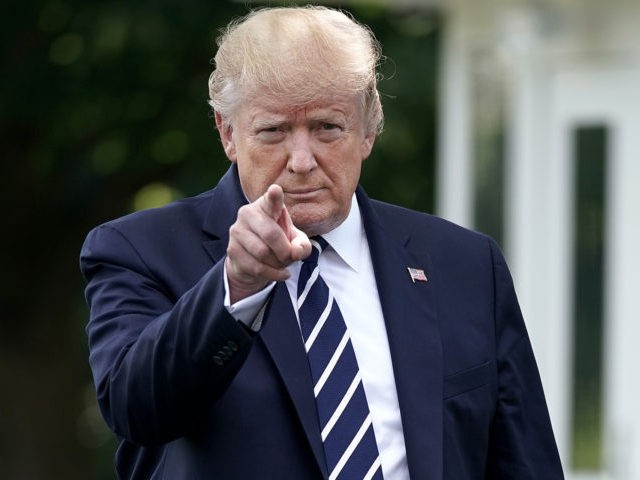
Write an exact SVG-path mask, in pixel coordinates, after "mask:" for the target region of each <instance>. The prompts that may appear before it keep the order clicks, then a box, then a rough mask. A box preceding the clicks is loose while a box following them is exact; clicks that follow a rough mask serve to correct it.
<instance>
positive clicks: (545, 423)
mask: <svg viewBox="0 0 640 480" xmlns="http://www.w3.org/2000/svg"><path fill="white" fill-rule="evenodd" d="M491 249H492V256H493V264H494V292H495V299H494V309H495V310H494V315H495V316H494V318H495V329H496V330H495V332H496V349H497V352H496V354H497V369H498V403H497V408H496V413H495V416H494V419H493V422H492V425H491V431H490V438H489V442H490V443H489V458H488V461H487V474H486V478H491V479H498V480H499V479H505V480H506V479H514V478H517V479H522V480H525V479H531V480H538V479H542V478H544V479H545V480H557V479H563V478H564V476H563V473H562V466H561V464H560V459H559V456H558V451H557V448H556V443H555V439H554V436H553V431H552V428H551V422H550V419H549V414H548V411H547V405H546V401H545V398H544V392H543V389H542V384H541V381H540V376H539V373H538V368H537V365H536V361H535V358H534V354H533V350H532V348H531V343H530V341H529V337H528V335H527V331H526V328H525V324H524V320H523V318H522V314H521V312H520V307H519V305H518V301H517V298H516V293H515V291H514V287H513V282H512V279H511V275H510V273H509V270H508V268H507V265H506V263H505V260H504V258H503V257H502V254H501V253H500V252H499V250H498V248H497V246H496V245H495V243H493V242H492V245H491Z"/></svg>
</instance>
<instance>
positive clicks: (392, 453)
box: [225, 195, 409, 480]
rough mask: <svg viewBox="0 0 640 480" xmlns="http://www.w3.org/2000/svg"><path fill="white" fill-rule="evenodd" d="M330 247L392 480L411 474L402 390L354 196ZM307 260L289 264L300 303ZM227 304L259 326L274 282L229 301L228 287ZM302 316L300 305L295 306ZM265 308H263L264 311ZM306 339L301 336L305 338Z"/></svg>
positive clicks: (338, 293) (327, 271) (326, 269)
mask: <svg viewBox="0 0 640 480" xmlns="http://www.w3.org/2000/svg"><path fill="white" fill-rule="evenodd" d="M323 238H324V239H325V240H326V241H327V242H328V243H329V247H327V249H325V251H324V252H323V253H322V255H321V256H320V259H319V260H318V265H319V267H320V274H321V275H322V278H323V279H324V281H325V282H326V284H327V285H328V286H329V288H330V289H331V291H332V293H333V295H334V298H335V300H336V302H337V303H338V306H339V307H340V311H341V312H342V316H343V317H344V321H345V323H346V325H347V329H348V331H349V336H350V337H351V343H352V344H353V350H354V351H355V354H356V358H357V360H358V366H359V368H360V374H361V376H362V383H363V386H364V390H365V394H366V396H367V402H368V404H369V410H370V412H371V421H372V423H373V429H374V432H375V435H376V442H377V444H378V451H379V453H380V461H381V463H382V472H383V474H384V478H385V479H387V480H396V479H397V480H404V479H408V478H409V470H408V467H407V458H406V450H405V445H404V434H403V431H402V422H401V419H400V408H399V405H398V394H397V391H396V385H395V379H394V374H393V365H392V363H391V354H390V352H389V342H388V340H387V330H386V327H385V324H384V318H383V316H382V308H381V306H380V298H379V296H378V288H377V285H376V280H375V275H374V272H373V264H372V262H371V254H370V252H369V244H368V242H367V237H366V234H365V231H364V225H363V224H362V217H361V215H360V208H359V207H358V204H357V200H356V197H355V195H354V196H353V198H352V201H351V210H350V212H349V216H348V217H347V218H346V220H345V221H344V222H343V223H342V224H341V225H339V226H338V227H337V228H335V229H334V230H332V231H331V232H328V233H326V234H324V235H323ZM301 264H302V262H296V263H294V264H292V265H290V266H289V267H288V270H289V272H290V274H291V276H290V277H289V278H288V279H287V281H286V285H287V289H288V290H289V295H290V297H291V301H292V303H293V304H294V305H295V304H296V299H297V285H298V275H299V273H300V266H301ZM225 287H226V288H227V298H226V300H225V306H226V307H227V309H228V310H229V312H230V313H231V314H232V315H233V316H234V318H236V319H237V320H239V321H242V322H243V323H245V324H246V325H249V326H251V327H252V328H254V329H257V328H256V327H257V325H256V323H257V324H258V325H259V324H260V323H261V318H258V321H257V322H255V319H256V316H258V317H261V308H262V306H263V305H264V303H265V300H266V299H267V297H268V295H269V293H270V292H271V289H272V288H273V284H272V285H270V286H268V287H267V288H265V289H264V290H262V291H261V292H259V293H257V294H255V295H253V296H251V297H249V298H247V299H244V300H241V301H240V302H236V303H235V304H233V305H230V304H229V294H228V286H227V285H226V272H225ZM294 311H295V312H296V315H297V310H296V309H295V308H294ZM259 312H260V313H259ZM300 338H301V340H302V337H300Z"/></svg>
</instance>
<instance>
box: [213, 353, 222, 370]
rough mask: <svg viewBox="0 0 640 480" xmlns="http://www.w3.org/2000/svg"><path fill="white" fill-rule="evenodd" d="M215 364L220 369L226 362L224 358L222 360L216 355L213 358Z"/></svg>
mask: <svg viewBox="0 0 640 480" xmlns="http://www.w3.org/2000/svg"><path fill="white" fill-rule="evenodd" d="M213 363H215V364H216V365H218V366H219V367H220V366H222V364H223V363H224V360H222V358H220V357H219V356H218V355H215V356H214V357H213Z"/></svg>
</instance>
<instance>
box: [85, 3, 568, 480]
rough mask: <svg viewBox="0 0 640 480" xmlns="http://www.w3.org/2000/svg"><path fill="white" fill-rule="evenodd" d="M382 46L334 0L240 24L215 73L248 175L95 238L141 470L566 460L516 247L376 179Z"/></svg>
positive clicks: (100, 365)
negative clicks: (372, 165)
mask: <svg viewBox="0 0 640 480" xmlns="http://www.w3.org/2000/svg"><path fill="white" fill-rule="evenodd" d="M378 59H379V51H378V47H377V43H376V42H375V39H374V38H373V36H372V34H371V33H370V32H369V31H368V30H367V29H366V28H364V27H363V26H361V25H359V24H357V23H356V22H354V21H353V20H352V19H351V18H349V17H348V16H346V15H344V14H343V13H341V12H338V11H335V10H331V9H326V8H319V7H307V8H276V9H264V10H259V11H257V12H253V13H251V14H250V15H248V16H247V17H246V18H245V19H243V20H242V21H240V22H234V23H232V24H231V26H230V27H229V28H228V30H227V31H226V32H225V34H224V35H223V36H222V38H221V40H220V44H219V50H218V52H217V54H216V58H215V61H216V69H215V71H214V72H213V74H212V75H211V78H210V82H209V90H210V103H211V105H212V107H213V109H214V113H215V121H216V125H217V127H218V131H219V133H220V138H221V140H222V145H223V147H224V151H225V153H226V155H227V157H228V158H229V160H230V161H231V163H232V165H231V167H230V169H229V171H228V172H227V174H226V175H225V176H224V177H223V178H222V179H221V180H220V182H219V183H218V185H217V186H216V187H215V188H214V189H213V190H211V191H209V192H205V193H203V194H201V195H200V196H197V197H195V198H188V199H185V200H181V201H178V202H175V203H173V204H171V205H169V206H166V207H163V208H160V209H156V210H151V211H144V212H138V213H136V214H133V215H130V216H127V217H124V218H121V219H118V220H115V221H112V222H109V223H107V224H105V225H102V226H100V227H98V228H97V229H95V230H93V231H92V232H91V233H90V234H89V236H88V238H87V240H86V242H85V245H84V247H83V250H82V255H81V266H82V270H83V273H84V275H85V276H86V278H87V281H88V287H87V298H88V302H89V305H90V308H91V319H90V322H89V325H88V327H87V332H88V336H89V343H90V363H91V367H92V370H93V374H94V379H95V384H96V389H97V394H98V401H99V404H100V407H101V409H102V412H103V415H104V417H105V419H106V421H107V423H108V424H109V426H110V427H111V428H112V429H113V431H114V432H115V433H116V435H117V436H118V438H119V439H120V447H119V449H118V453H117V462H116V463H117V470H118V474H119V476H120V477H121V478H136V479H138V478H140V479H142V478H145V479H146V478H154V479H155V478H158V479H160V478H161V479H171V480H175V479H199V478H203V479H204V478H223V479H254V478H277V479H280V478H292V479H314V478H331V479H333V478H341V479H353V478H358V479H361V478H376V479H377V478H383V477H384V478H387V479H406V478H414V479H442V478H447V479H473V480H476V479H481V478H491V479H506V478H514V479H545V480H548V479H558V478H562V471H561V467H560V463H559V460H558V455H557V451H556V446H555V442H554V439H553V434H552V431H551V427H550V422H549V418H548V414H547V410H546V405H545V400H544V395H543V392H542V387H541V385H540V380H539V377H538V372H537V368H536V364H535V360H534V357H533V353H532V351H531V347H530V344H529V340H528V337H527V334H526V330H525V326H524V323H523V320H522V318H521V315H520V312H519V308H518V305H517V300H516V297H515V293H514V290H513V286H512V282H511V279H510V276H509V272H508V270H507V267H506V265H505V263H504V260H503V258H502V256H501V254H500V252H499V251H498V249H497V247H496V246H495V244H494V243H493V242H492V241H491V240H489V239H488V238H486V237H484V236H482V235H480V234H477V233H474V232H470V231H467V230H464V229H462V228H460V227H457V226H454V225H452V224H450V223H448V222H445V221H443V220H440V219H437V218H434V217H431V216H428V215H425V214H421V213H418V212H413V211H410V210H406V209H403V208H400V207H395V206H392V205H388V204H383V203H381V202H377V201H374V200H370V199H369V198H368V197H367V196H366V194H365V193H364V192H363V191H362V189H361V188H359V187H358V180H359V177H360V169H361V165H362V162H363V161H364V160H365V159H366V158H367V157H368V156H369V154H370V152H371V149H372V147H373V143H374V140H375V137H376V135H377V134H378V133H379V131H380V128H381V125H382V109H381V105H380V100H379V95H378V91H377V86H376V66H377V62H378ZM316 262H317V264H316Z"/></svg>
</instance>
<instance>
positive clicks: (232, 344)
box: [227, 340, 238, 352]
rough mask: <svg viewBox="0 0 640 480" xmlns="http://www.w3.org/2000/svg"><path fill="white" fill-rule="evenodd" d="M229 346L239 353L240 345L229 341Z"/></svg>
mask: <svg viewBox="0 0 640 480" xmlns="http://www.w3.org/2000/svg"><path fill="white" fill-rule="evenodd" d="M227 346H228V347H229V348H230V349H231V350H233V351H234V352H237V351H238V344H237V343H236V342H234V341H233V340H229V341H228V342H227Z"/></svg>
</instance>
